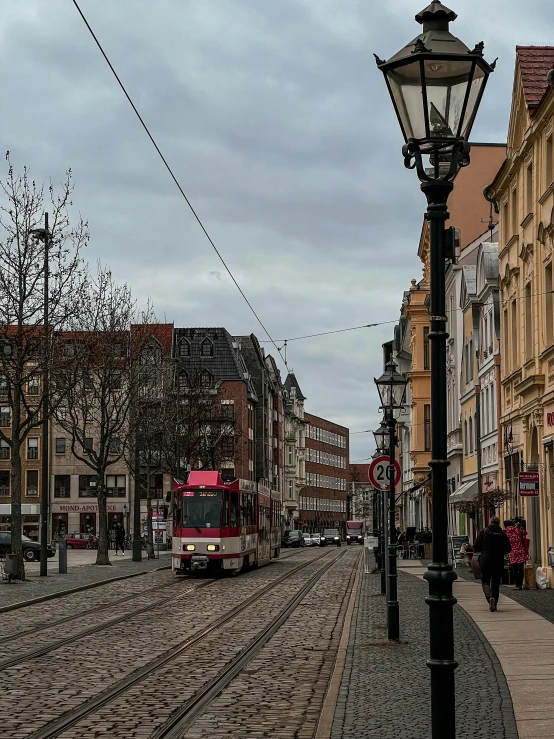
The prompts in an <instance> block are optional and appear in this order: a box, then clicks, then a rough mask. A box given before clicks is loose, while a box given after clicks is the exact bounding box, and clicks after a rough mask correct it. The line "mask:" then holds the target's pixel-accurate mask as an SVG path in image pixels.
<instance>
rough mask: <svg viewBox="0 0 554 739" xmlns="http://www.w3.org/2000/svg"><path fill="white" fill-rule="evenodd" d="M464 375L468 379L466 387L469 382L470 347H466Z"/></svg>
mask: <svg viewBox="0 0 554 739" xmlns="http://www.w3.org/2000/svg"><path fill="white" fill-rule="evenodd" d="M464 365H465V367H464V375H465V379H466V385H467V384H468V382H469V345H468V344H466V345H465V346H464Z"/></svg>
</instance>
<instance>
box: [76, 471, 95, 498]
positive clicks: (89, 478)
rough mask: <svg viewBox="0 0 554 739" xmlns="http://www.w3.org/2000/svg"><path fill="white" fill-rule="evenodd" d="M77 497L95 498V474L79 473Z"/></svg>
mask: <svg viewBox="0 0 554 739" xmlns="http://www.w3.org/2000/svg"><path fill="white" fill-rule="evenodd" d="M79 498H96V475H79Z"/></svg>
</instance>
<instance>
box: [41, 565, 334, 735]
mask: <svg viewBox="0 0 554 739" xmlns="http://www.w3.org/2000/svg"><path fill="white" fill-rule="evenodd" d="M329 554H330V552H324V553H323V554H321V555H320V556H318V557H316V558H314V559H310V560H308V561H306V562H302V563H301V564H299V565H297V566H296V567H294V568H293V569H292V570H290V571H289V572H287V573H286V574H284V575H282V576H280V577H279V578H277V579H276V580H274V581H272V582H270V583H268V584H267V585H265V586H264V587H262V588H261V589H259V590H257V591H256V592H255V593H253V594H252V595H251V596H249V597H248V598H246V599H245V600H244V601H242V603H240V604H239V605H237V606H235V607H234V608H232V609H230V610H229V611H227V612H226V613H224V614H223V615H222V616H220V617H219V618H217V619H216V620H215V621H213V622H212V623H211V624H209V625H208V626H206V627H204V628H203V629H201V630H200V631H198V632H197V633H195V634H193V635H192V636H191V637H189V638H187V639H185V640H184V641H182V642H180V643H179V644H177V645H176V646H174V647H172V648H171V649H169V650H168V651H167V652H165V653H164V654H162V655H160V656H159V657H157V658H156V659H154V660H152V661H151V662H149V663H148V664H146V665H144V666H143V667H141V668H139V669H138V670H136V671H135V672H133V673H132V674H131V675H129V676H128V677H126V678H123V679H121V680H119V681H117V682H116V683H114V684H113V685H111V686H109V687H108V688H106V689H104V690H103V691H102V692H100V693H98V694H97V695H95V696H93V697H91V698H89V699H88V700H86V701H84V702H83V703H81V704H80V705H79V706H77V707H76V708H74V709H71V710H69V711H66V712H65V713H63V714H62V715H61V716H59V718H57V719H54V720H53V721H50V722H49V723H48V724H46V725H45V726H43V727H42V728H40V729H38V730H37V731H34V732H33V733H32V734H29V735H28V739H55V738H56V737H59V736H60V735H61V734H62V733H63V732H65V731H66V730H68V729H69V728H71V727H72V726H75V724H78V723H79V722H81V721H82V720H84V719H85V718H87V717H89V716H91V715H92V714H94V713H95V712H97V711H98V710H99V709H101V708H103V707H105V706H107V705H108V704H110V703H111V702H112V701H114V700H115V699H116V698H118V697H119V696H121V695H123V694H124V693H126V692H127V691H129V690H130V689H131V688H134V687H135V686H137V685H139V684H140V683H141V682H143V681H144V680H146V679H148V678H152V677H153V675H154V674H155V673H156V672H157V671H159V670H160V669H161V668H163V667H165V666H166V665H167V664H168V663H170V662H172V661H174V660H176V659H177V658H178V657H180V656H181V655H182V654H183V653H184V652H186V651H187V650H190V649H191V648H192V647H194V646H195V645H197V644H199V643H200V642H202V641H203V640H204V639H206V638H207V637H208V636H210V635H211V634H213V633H214V632H216V631H218V630H219V629H221V628H222V627H223V626H225V625H226V624H228V623H229V622H230V621H232V620H233V619H235V618H236V617H237V616H239V615H241V614H242V613H243V612H244V611H246V610H247V609H248V608H250V606H252V605H254V604H255V603H256V602H258V601H260V600H261V599H262V598H263V597H264V596H265V595H267V594H268V593H269V592H270V591H272V590H274V589H275V588H276V587H278V586H279V585H281V584H282V583H283V582H284V581H285V580H287V579H289V578H290V577H291V576H293V575H294V574H296V573H297V572H300V571H301V570H304V569H306V568H307V567H310V566H312V565H314V563H317V562H320V561H321V560H327V561H328V562H329V564H328V566H326V564H325V562H324V563H323V565H322V566H321V567H319V568H318V570H317V572H316V573H314V574H313V575H312V576H311V577H310V578H309V580H308V581H307V582H306V583H305V584H304V585H302V586H301V587H300V589H299V590H298V591H297V592H296V593H295V595H294V596H293V597H292V598H291V599H290V600H289V602H288V603H287V605H286V606H285V608H284V609H282V610H281V611H280V612H279V614H277V616H276V617H274V618H273V619H272V620H271V621H270V622H269V624H268V625H267V626H266V627H264V628H263V630H262V632H261V633H260V634H258V635H257V636H256V637H254V638H253V639H252V640H251V641H250V642H249V643H248V644H247V645H246V647H244V648H243V649H241V650H240V651H239V652H238V653H237V655H235V657H233V658H232V659H231V661H230V662H229V663H228V664H227V665H226V666H224V667H223V668H222V670H221V672H220V674H219V676H218V677H216V678H215V679H214V680H213V681H211V682H210V683H209V684H208V685H206V686H204V687H202V688H200V689H199V690H198V691H197V693H196V694H195V695H194V696H193V697H192V698H191V699H190V700H188V701H186V702H185V703H184V704H183V705H182V706H180V707H179V709H178V710H177V711H176V712H174V713H173V714H172V715H171V716H170V718H169V719H168V721H167V722H166V723H164V724H163V725H162V726H160V727H159V728H158V729H156V730H155V731H154V733H153V734H152V739H154V738H155V739H173V737H177V736H179V734H178V733H176V732H181V731H182V730H184V729H183V727H185V728H186V726H188V725H190V723H192V721H194V719H195V718H196V717H197V715H198V714H199V713H200V712H201V711H202V710H204V708H205V707H206V706H207V705H209V703H210V702H211V701H212V700H213V699H214V698H215V697H216V696H217V695H219V693H220V692H221V691H222V690H223V689H224V688H225V687H226V686H227V685H228V684H229V682H230V681H231V680H232V679H233V677H234V676H235V675H237V674H238V673H239V672H240V671H241V669H243V667H244V666H245V665H246V664H247V663H248V662H249V661H250V660H251V659H252V658H253V657H254V656H255V655H256V654H257V653H258V652H259V651H260V649H262V647H263V646H264V645H265V644H266V643H267V641H269V639H270V638H271V637H272V636H273V634H274V633H275V632H276V631H277V630H278V629H279V628H280V627H281V626H282V624H283V623H284V622H285V621H286V620H287V619H288V618H289V616H290V615H291V614H292V613H293V611H294V610H295V609H296V608H297V607H298V605H299V604H300V602H301V601H302V599H303V598H304V597H305V596H306V594H307V593H308V592H309V591H310V590H311V589H312V588H313V587H314V586H315V585H316V583H317V582H318V581H319V580H320V579H321V577H322V576H323V575H324V574H325V573H326V572H327V570H328V568H329V567H332V566H333V565H335V564H336V563H337V562H338V561H339V560H340V559H342V557H344V556H345V554H346V552H345V551H342V552H339V554H338V555H337V556H335V557H329ZM291 556H292V555H291ZM287 559H288V557H287Z"/></svg>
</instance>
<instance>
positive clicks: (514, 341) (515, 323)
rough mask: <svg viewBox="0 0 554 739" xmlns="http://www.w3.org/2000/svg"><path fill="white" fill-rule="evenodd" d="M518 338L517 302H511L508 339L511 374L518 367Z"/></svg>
mask: <svg viewBox="0 0 554 739" xmlns="http://www.w3.org/2000/svg"><path fill="white" fill-rule="evenodd" d="M518 336H519V326H518V319H517V301H516V300H512V334H511V337H510V340H511V342H512V372H515V371H516V369H517V368H518V367H519V361H518V359H519V357H518V355H517V350H518ZM509 345H510V343H509V341H508V342H506V346H509Z"/></svg>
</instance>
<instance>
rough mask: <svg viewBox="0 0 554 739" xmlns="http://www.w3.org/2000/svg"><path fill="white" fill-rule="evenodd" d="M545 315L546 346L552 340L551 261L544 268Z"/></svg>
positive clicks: (553, 335)
mask: <svg viewBox="0 0 554 739" xmlns="http://www.w3.org/2000/svg"><path fill="white" fill-rule="evenodd" d="M544 289H545V293H546V294H545V296H544V297H545V303H546V304H545V309H546V311H545V316H544V320H545V321H546V346H547V347H548V346H550V344H552V341H553V340H554V332H553V330H552V329H553V327H554V323H553V321H554V316H553V315H552V262H550V264H547V265H546V270H545V285H544Z"/></svg>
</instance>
